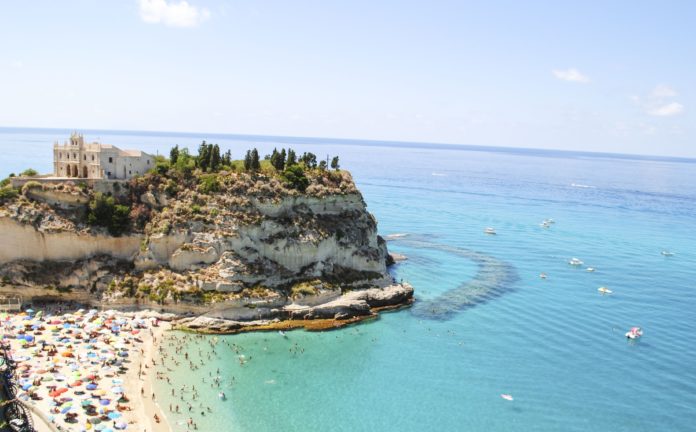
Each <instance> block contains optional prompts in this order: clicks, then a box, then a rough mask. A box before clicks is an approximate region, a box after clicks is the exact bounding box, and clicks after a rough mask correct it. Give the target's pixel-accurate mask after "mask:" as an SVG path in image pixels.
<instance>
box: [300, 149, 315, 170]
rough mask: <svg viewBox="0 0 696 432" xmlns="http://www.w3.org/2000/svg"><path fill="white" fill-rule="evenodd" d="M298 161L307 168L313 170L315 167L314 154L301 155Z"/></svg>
mask: <svg viewBox="0 0 696 432" xmlns="http://www.w3.org/2000/svg"><path fill="white" fill-rule="evenodd" d="M300 161H302V163H304V164H305V166H306V167H307V168H310V169H314V168H316V167H317V156H316V155H315V154H314V153H309V152H307V153H303V154H302V157H301V158H300Z"/></svg>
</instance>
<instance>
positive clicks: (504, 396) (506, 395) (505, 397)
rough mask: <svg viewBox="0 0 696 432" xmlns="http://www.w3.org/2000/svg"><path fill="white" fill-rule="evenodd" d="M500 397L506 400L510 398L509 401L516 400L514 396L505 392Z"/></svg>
mask: <svg viewBox="0 0 696 432" xmlns="http://www.w3.org/2000/svg"><path fill="white" fill-rule="evenodd" d="M500 397H501V398H503V399H505V400H508V401H512V400H514V399H513V397H512V395H509V394H505V393H503V394H501V395H500Z"/></svg>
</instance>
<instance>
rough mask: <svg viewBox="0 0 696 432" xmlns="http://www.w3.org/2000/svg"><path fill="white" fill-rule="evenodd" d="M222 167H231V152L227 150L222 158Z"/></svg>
mask: <svg viewBox="0 0 696 432" xmlns="http://www.w3.org/2000/svg"><path fill="white" fill-rule="evenodd" d="M222 165H224V166H230V165H232V151H231V150H227V151H226V152H225V154H224V155H223V156H222Z"/></svg>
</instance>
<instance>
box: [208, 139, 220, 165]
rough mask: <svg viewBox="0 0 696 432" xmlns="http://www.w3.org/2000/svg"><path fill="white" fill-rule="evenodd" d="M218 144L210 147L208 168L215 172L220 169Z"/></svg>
mask: <svg viewBox="0 0 696 432" xmlns="http://www.w3.org/2000/svg"><path fill="white" fill-rule="evenodd" d="M220 160H221V158H220V146H218V145H217V144H215V145H213V146H211V148H210V170H211V171H212V172H216V171H217V170H219V169H220Z"/></svg>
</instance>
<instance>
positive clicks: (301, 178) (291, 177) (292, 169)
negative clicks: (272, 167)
mask: <svg viewBox="0 0 696 432" xmlns="http://www.w3.org/2000/svg"><path fill="white" fill-rule="evenodd" d="M283 180H285V182H286V183H287V184H288V186H290V187H291V188H293V189H297V190H298V191H300V192H304V191H305V189H307V186H309V179H307V177H306V176H305V173H304V170H303V169H302V167H301V166H299V165H290V166H289V167H287V168H285V171H283Z"/></svg>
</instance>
